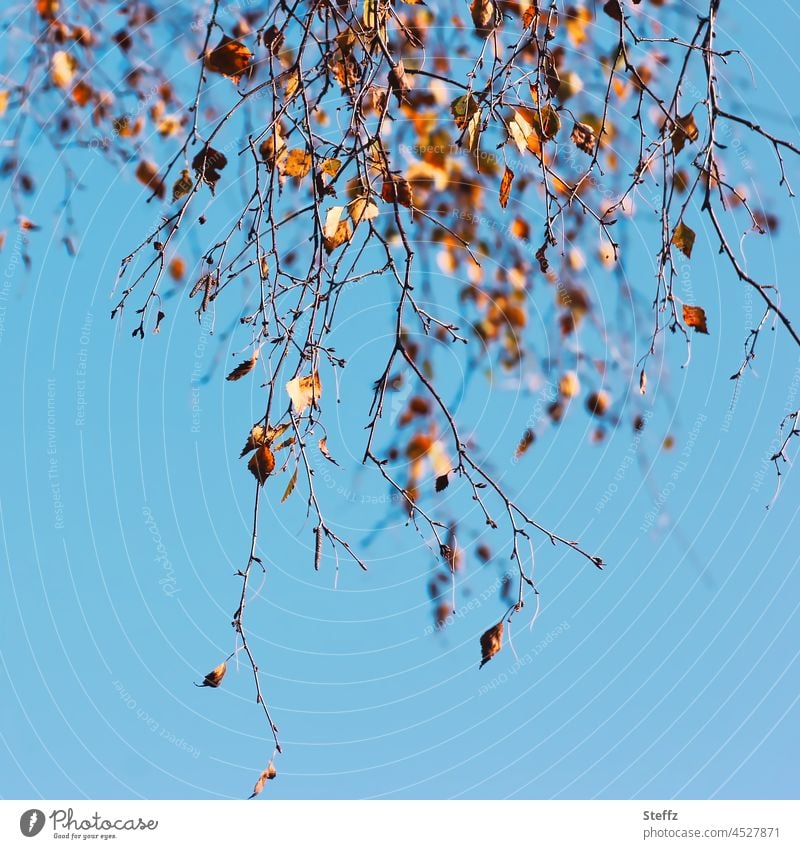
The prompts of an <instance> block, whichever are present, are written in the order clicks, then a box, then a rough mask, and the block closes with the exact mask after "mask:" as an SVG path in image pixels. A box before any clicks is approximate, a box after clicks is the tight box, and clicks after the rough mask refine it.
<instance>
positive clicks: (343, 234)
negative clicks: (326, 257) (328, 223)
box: [322, 207, 353, 253]
mask: <svg viewBox="0 0 800 849" xmlns="http://www.w3.org/2000/svg"><path fill="white" fill-rule="evenodd" d="M341 209H344V207H341ZM352 235H353V228H352V227H351V225H350V222H349V221H346V220H345V221H339V223H338V224H337V225H336V232H335V233H334V234H333V236H331V237H330V238H327V237H326V238H324V239H323V240H322V244H323V247H324V248H325V250H326V252H327V253H331V252H332V251H335V250H336V248H338V247H340V246H341V245H343V244H345V242H349V241H350V239H351V237H352Z"/></svg>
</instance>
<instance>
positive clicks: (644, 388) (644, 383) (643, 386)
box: [639, 369, 647, 395]
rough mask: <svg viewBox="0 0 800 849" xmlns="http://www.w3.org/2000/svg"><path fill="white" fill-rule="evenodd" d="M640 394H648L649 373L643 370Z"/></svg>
mask: <svg viewBox="0 0 800 849" xmlns="http://www.w3.org/2000/svg"><path fill="white" fill-rule="evenodd" d="M639 392H641V394H642V395H644V393H645V392H647V372H645V370H644V369H642V373H641V374H640V375H639Z"/></svg>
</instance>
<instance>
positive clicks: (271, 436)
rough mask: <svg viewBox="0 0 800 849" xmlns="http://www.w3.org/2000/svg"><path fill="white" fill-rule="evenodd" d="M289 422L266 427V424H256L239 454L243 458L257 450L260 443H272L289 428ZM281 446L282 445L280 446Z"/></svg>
mask: <svg viewBox="0 0 800 849" xmlns="http://www.w3.org/2000/svg"><path fill="white" fill-rule="evenodd" d="M289 427H290V425H289V424H282V425H278V426H277V427H264V425H254V427H253V429H252V430H251V431H250V436H248V437H247V442H246V443H245V446H244V448H242V453H241V454H240V455H239V459H240V460H241V458H242V457H244V455H245V454H249V453H250V452H251V451H255V450H256V448H258V447H259V446H260V445H272V443H273V442H274V441H275V440H276V439H277V438H278V437H279V436H281V435H282V434H284V433H285V432H286V431H287V430H288V429H289ZM279 447H280V446H279Z"/></svg>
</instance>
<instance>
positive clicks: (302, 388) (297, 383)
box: [286, 372, 322, 415]
mask: <svg viewBox="0 0 800 849" xmlns="http://www.w3.org/2000/svg"><path fill="white" fill-rule="evenodd" d="M286 391H287V392H288V393H289V397H290V398H291V399H292V406H293V407H294V411H295V412H296V413H297V414H298V415H299V414H302V413H303V412H304V411H305V410H306V409H307V408H308V407H310V406H311V405H312V404H314V405H315V406H316V403H317V401H318V400H319V397H320V396H321V395H322V383H321V381H320V379H319V374H318V373H317V372H314V374H307V375H305V376H304V377H295V378H294V379H293V380H290V381H289V382H288V383H287V384H286Z"/></svg>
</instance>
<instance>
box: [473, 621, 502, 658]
mask: <svg viewBox="0 0 800 849" xmlns="http://www.w3.org/2000/svg"><path fill="white" fill-rule="evenodd" d="M501 648H503V620H502V619H501V620H500V621H499V622H498V623H497V624H496V625H493V626H492V627H491V628H489V630H488V631H485V632H484V633H483V634H482V635H481V665H480V666H479V667H478V669H480V668H482V667H483V665H484V664H485V663H488V662H489V661H490V660H491V659H492V658H493V657H494V656H495V655H496V654H497V652H499V651H500V649H501Z"/></svg>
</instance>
